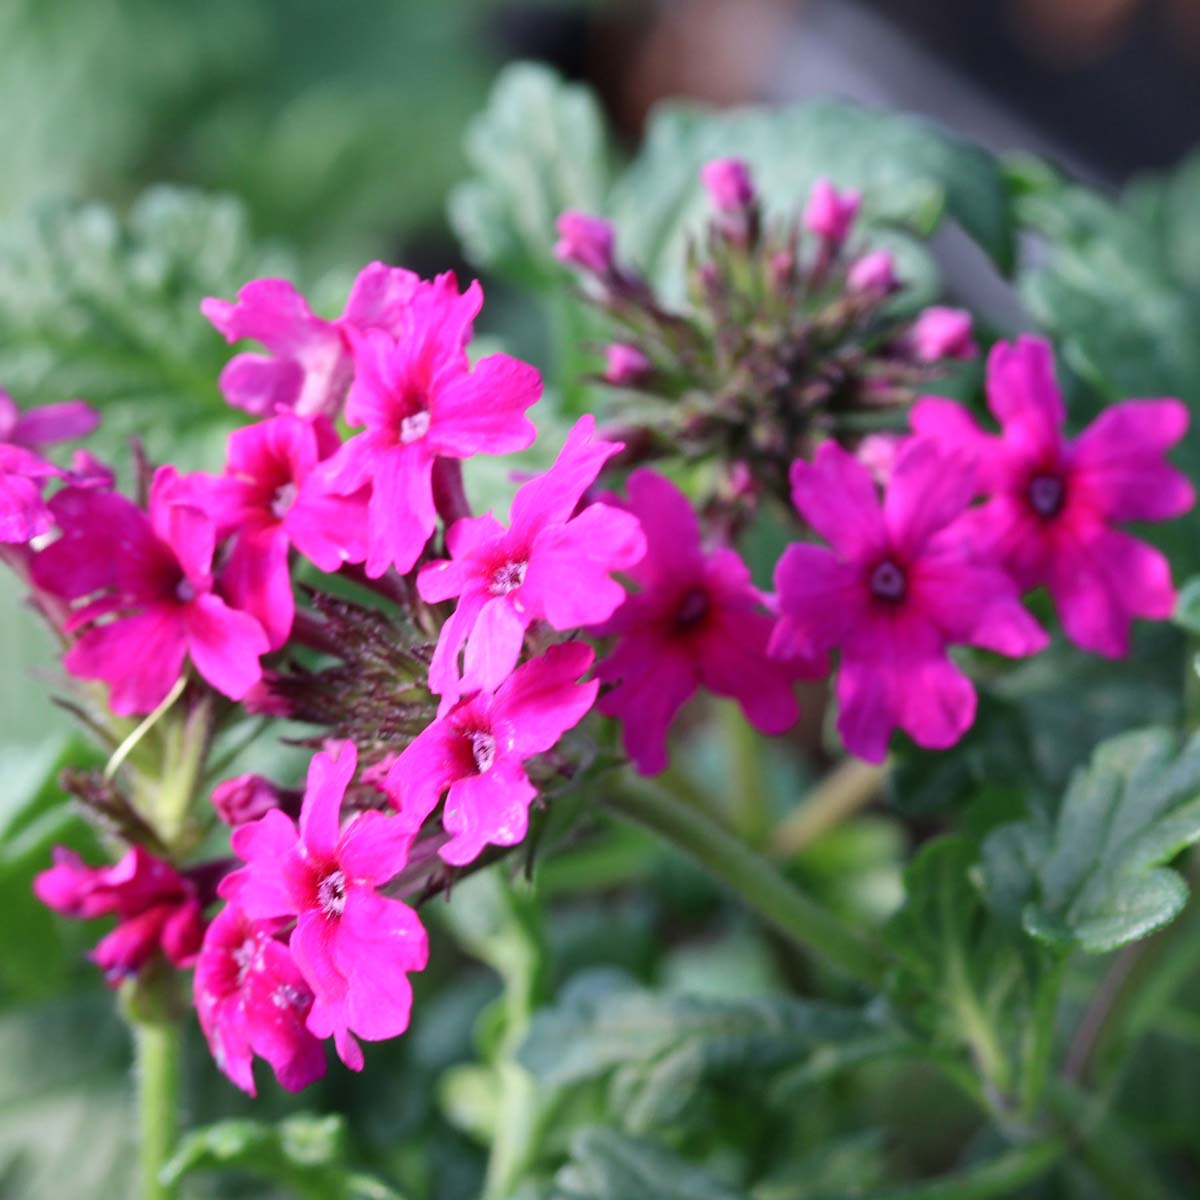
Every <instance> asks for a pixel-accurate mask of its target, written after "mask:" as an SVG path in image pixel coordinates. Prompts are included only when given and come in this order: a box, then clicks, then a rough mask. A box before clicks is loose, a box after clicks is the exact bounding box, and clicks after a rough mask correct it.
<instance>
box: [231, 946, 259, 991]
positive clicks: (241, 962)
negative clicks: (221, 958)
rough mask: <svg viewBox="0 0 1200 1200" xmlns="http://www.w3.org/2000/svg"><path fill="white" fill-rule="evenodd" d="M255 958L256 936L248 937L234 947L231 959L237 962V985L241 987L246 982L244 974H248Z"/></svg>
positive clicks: (256, 952) (256, 954) (256, 950)
mask: <svg viewBox="0 0 1200 1200" xmlns="http://www.w3.org/2000/svg"><path fill="white" fill-rule="evenodd" d="M257 958H258V940H257V939H256V938H252V937H248V938H246V940H245V941H244V942H242V944H241V945H240V946H235V947H234V949H233V961H234V962H235V963H237V969H238V972H237V982H238V987H241V986H242V984H243V983H245V982H246V976H247V975H249V974H250V972H251V970H252V969H253V967H254V963H255V960H256V959H257Z"/></svg>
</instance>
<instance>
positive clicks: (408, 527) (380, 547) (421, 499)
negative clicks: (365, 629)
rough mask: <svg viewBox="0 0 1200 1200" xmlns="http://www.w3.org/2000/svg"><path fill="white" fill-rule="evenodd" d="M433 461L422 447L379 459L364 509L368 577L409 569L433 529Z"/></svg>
mask: <svg viewBox="0 0 1200 1200" xmlns="http://www.w3.org/2000/svg"><path fill="white" fill-rule="evenodd" d="M432 473H433V459H432V458H430V457H429V452H428V449H427V448H426V446H425V445H424V444H423V443H414V444H413V445H411V446H405V447H401V448H397V449H394V450H391V451H388V452H385V453H382V454H380V455H378V457H377V458H376V461H375V474H374V478H373V479H372V489H371V500H370V505H369V508H368V517H367V520H368V538H369V544H368V551H367V566H366V571H367V574H368V575H369V576H370V577H371V578H372V579H376V578H378V577H379V576H380V575H382V574H383V573H384V572H385V571H386V570H387V569H388V568H389V567H392V566H394V567H395V568H396V570H398V571H400V572H401V573H406V572H408V571H410V570H412V568H413V566H414V564H415V563H416V561H417V559H418V558H420V556H421V551H422V550H424V549H425V543H426V542H428V541H429V537H430V535H431V534H432V533H433V531H434V528H435V527H436V525H437V511H436V510H435V508H434V505H433V479H432Z"/></svg>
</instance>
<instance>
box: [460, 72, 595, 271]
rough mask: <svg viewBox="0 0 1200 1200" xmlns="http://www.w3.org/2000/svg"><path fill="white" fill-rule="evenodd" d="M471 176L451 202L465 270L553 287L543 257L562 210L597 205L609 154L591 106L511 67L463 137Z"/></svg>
mask: <svg viewBox="0 0 1200 1200" xmlns="http://www.w3.org/2000/svg"><path fill="white" fill-rule="evenodd" d="M466 154H467V159H468V161H469V162H470V164H471V166H472V168H473V169H474V171H475V177H474V178H472V179H470V180H468V181H467V182H465V183H463V184H460V185H459V186H458V187H457V188H455V190H454V191H453V193H452V194H451V196H450V204H449V212H450V223H451V224H452V225H453V227H454V230H455V232H456V233H457V234H458V236H459V238H460V239H461V240H462V243H463V246H464V248H465V250H466V253H467V256H468V258H470V259H471V261H472V262H473V263H475V264H476V265H478V266H481V267H487V268H488V269H489V270H493V271H496V272H498V273H500V274H503V275H505V276H507V277H509V278H510V279H513V280H515V281H517V282H520V283H524V284H527V285H537V284H542V283H546V282H548V281H561V280H562V278H563V273H562V270H561V268H559V267H558V266H557V265H556V263H555V261H554V255H553V253H552V248H553V245H554V238H555V232H554V222H555V219H556V218H557V217H558V215H559V213H561V212H562V211H563V210H564V209H568V208H582V209H584V210H591V211H594V210H596V209H599V208H600V207H601V206H602V205H603V203H604V194H605V190H606V188H607V159H608V150H607V145H606V134H605V130H604V123H603V119H602V117H601V115H600V110H599V106H598V105H597V103H596V100H595V97H594V96H593V95H592V93H591V92H590V91H589V90H588V89H587V88H585V87H582V86H579V85H577V84H568V83H564V82H563V81H562V80H561V79H560V78H559V77H558V76H557V75H556V74H555V73H554V72H553V71H552V70H550V69H549V68H547V67H543V66H539V65H536V64H533V63H514V64H513V65H511V66H509V67H507V68H506V69H505V70H504V71H502V72H501V73H500V76H499V77H498V79H497V81H496V85H495V87H494V88H493V89H492V94H491V96H490V98H489V100H488V105H487V107H486V108H485V109H484V111H483V112H482V113H481V114H480V115H479V116H478V117H476V118H475V120H474V121H473V122H472V123H471V125H470V126H469V127H468V130H467V136H466Z"/></svg>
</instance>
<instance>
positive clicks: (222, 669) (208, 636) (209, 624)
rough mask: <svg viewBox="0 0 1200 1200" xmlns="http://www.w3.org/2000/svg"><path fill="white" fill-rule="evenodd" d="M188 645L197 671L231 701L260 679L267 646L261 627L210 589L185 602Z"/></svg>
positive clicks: (268, 645) (248, 615)
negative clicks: (262, 657) (263, 656)
mask: <svg viewBox="0 0 1200 1200" xmlns="http://www.w3.org/2000/svg"><path fill="white" fill-rule="evenodd" d="M184 611H185V614H186V615H185V624H186V629H187V646H188V652H189V653H190V654H191V657H192V662H193V663H194V664H195V666H196V670H197V671H199V672H200V674H201V675H203V676H204V678H205V679H207V680H208V682H209V683H211V684H212V685H213V687H215V688H216V689H217V691H218V692H221V693H223V694H224V695H226V696H228V697H229V698H230V699H231V700H240V699H241V698H242V697H243V696H244V695H245V694H246V693H247V692H248V691H249V690H250V689H251V688H252V687H253V686H254V685H255V684H256V683H258V681H259V680H260V679H262V664H261V663H260V662H259V658H260V657H261V656H262V655H264V654H266V653H267V651H268V650H269V649H270V643H269V642H268V640H267V635H266V634H265V633H264V632H263V627H262V626H261V625H260V624H259V623H258V622H257V621H256V620H255V619H254V618H253V617H252V616H251V615H250V614H249V613H244V612H239V611H238V610H237V609H234V608H230V607H229V605H227V604H226V603H225V601H224V600H222V599H221V598H220V597H219V596H215V595H213V594H212V593H211V592H210V593H207V594H206V595H202V596H197V597H196V599H195V600H194V601H193V602H192V603H191V604H189V605H187V607H186V609H185V610H184Z"/></svg>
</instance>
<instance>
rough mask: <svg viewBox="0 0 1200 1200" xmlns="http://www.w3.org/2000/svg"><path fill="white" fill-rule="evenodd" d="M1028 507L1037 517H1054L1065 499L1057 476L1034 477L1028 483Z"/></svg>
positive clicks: (1060, 481)
mask: <svg viewBox="0 0 1200 1200" xmlns="http://www.w3.org/2000/svg"><path fill="white" fill-rule="evenodd" d="M1027 495H1028V496H1029V503H1030V506H1031V507H1032V508H1033V511H1034V512H1035V513H1037V514H1038V516H1039V517H1053V516H1056V515H1057V514H1058V513H1059V512H1060V511H1061V510H1062V506H1063V500H1064V499H1066V494H1065V489H1064V488H1063V482H1062V480H1061V479H1059V477H1058V476H1057V475H1035V476H1034V477H1033V479H1031V480H1030V482H1029V491H1028V493H1027Z"/></svg>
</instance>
